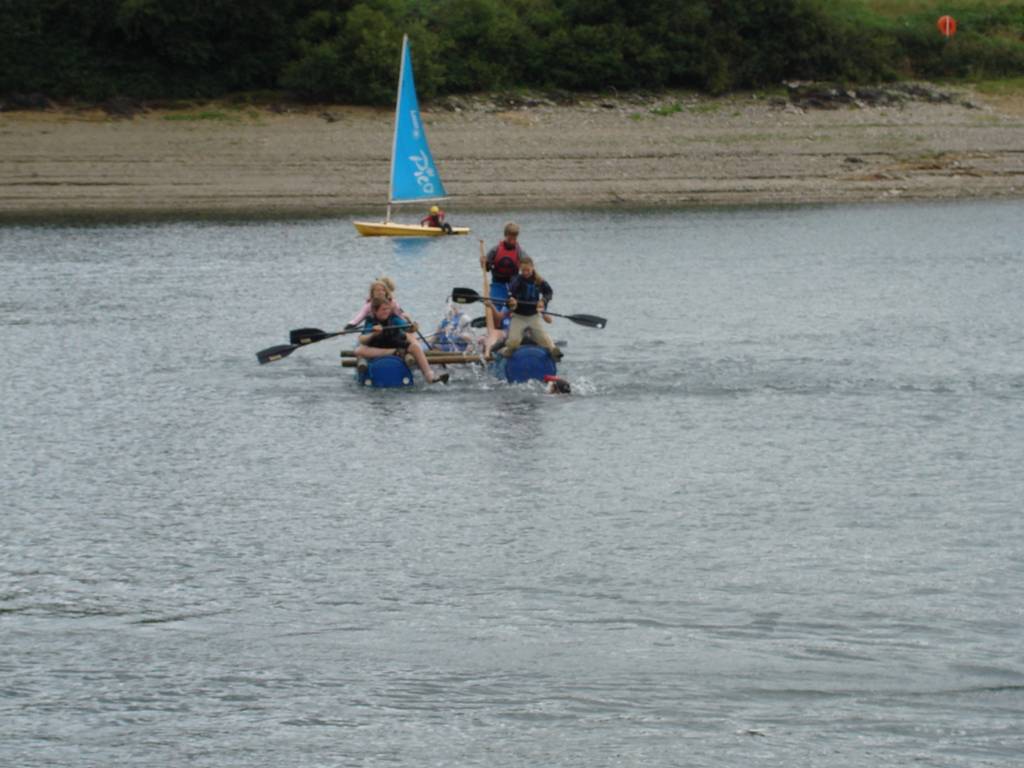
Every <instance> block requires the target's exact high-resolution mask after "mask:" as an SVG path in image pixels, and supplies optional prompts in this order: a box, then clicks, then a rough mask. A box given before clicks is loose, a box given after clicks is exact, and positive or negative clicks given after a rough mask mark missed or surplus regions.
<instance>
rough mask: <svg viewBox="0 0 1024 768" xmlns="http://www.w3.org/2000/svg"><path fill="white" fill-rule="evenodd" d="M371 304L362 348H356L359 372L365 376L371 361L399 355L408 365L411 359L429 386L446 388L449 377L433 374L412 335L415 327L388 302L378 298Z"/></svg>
mask: <svg viewBox="0 0 1024 768" xmlns="http://www.w3.org/2000/svg"><path fill="white" fill-rule="evenodd" d="M370 304H371V307H370V316H369V317H367V318H366V320H365V321H363V332H362V333H361V334H360V335H359V346H358V347H356V357H357V358H359V362H358V363H357V364H356V366H357V368H358V369H359V371H360V372H361V373H365V372H366V371H367V370H368V368H369V363H368V362H367V359H368V358H374V357H385V356H387V355H400V356H404V357H405V358H406V360H407V361H408V356H410V355H411V356H412V358H413V361H414V362H415V363H416V365H417V366H418V367H419V369H420V373H422V374H423V380H424V381H426V382H427V383H428V384H436V383H437V382H441V383H442V384H447V383H448V374H447V373H442V374H440V375H438V374H436V373H434V371H433V369H432V368H431V367H430V363H429V362H427V356H426V354H424V352H423V347H421V346H420V344H419V342H418V341H416V337H415V336H414V335H413V334H414V333H416V330H417V328H416V325H415V323H410V322H409V321H408V320H406V319H405V318H402V317H399V316H398V315H396V314H394V313H393V311H392V305H391V301H390V300H389V299H385V298H383V297H381V296H378V297H376V298H375V299H374V300H373V301H372V302H371V303H370Z"/></svg>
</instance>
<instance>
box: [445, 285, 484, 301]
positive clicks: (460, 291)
mask: <svg viewBox="0 0 1024 768" xmlns="http://www.w3.org/2000/svg"><path fill="white" fill-rule="evenodd" d="M452 301H454V302H455V303H456V304H472V303H473V302H474V301H480V294H479V293H477V292H476V291H474V290H473V289H472V288H452Z"/></svg>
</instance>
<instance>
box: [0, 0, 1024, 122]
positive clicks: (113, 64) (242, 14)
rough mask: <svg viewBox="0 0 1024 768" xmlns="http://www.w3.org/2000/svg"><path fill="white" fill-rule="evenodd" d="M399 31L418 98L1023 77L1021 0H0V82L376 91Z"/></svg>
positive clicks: (350, 94)
mask: <svg viewBox="0 0 1024 768" xmlns="http://www.w3.org/2000/svg"><path fill="white" fill-rule="evenodd" d="M943 14H950V15H952V16H954V17H955V18H956V20H957V23H958V32H957V34H956V35H955V36H954V37H953V38H951V39H946V38H944V37H943V36H942V35H941V34H939V32H938V29H937V28H936V20H937V19H938V17H939V16H940V15H943ZM403 33H407V34H408V35H409V37H410V40H411V42H412V47H413V57H414V60H415V65H416V80H417V87H418V90H419V93H420V97H421V98H423V99H429V98H432V97H436V96H440V95H444V94H453V93H467V92H473V91H494V90H511V89H516V88H547V89H553V90H562V91H606V90H610V89H617V90H620V91H621V90H635V89H648V90H651V89H660V88H678V89H693V90H698V91H701V92H705V93H712V94H718V93H725V92H728V91H733V90H739V89H748V90H749V89H764V88H772V87H776V86H778V84H779V83H780V82H781V81H783V80H787V79H801V80H836V81H843V82H849V83H867V82H879V81H885V80H895V79H899V78H910V77H915V78H925V79H947V78H948V79H960V80H972V81H982V80H986V81H987V80H999V79H1004V78H1021V77H1022V76H1024V0H942V1H941V2H940V0H903V1H900V0H646V1H645V2H640V1H639V0H0V94H4V95H10V94H14V93H20V94H31V93H43V94H46V95H48V96H50V97H53V98H58V99H80V100H86V101H102V100H105V99H109V98H113V97H121V98H131V99H201V98H209V97H225V96H230V95H232V94H237V93H240V92H245V93H252V94H266V93H268V92H275V93H280V92H281V91H282V90H284V91H288V92H290V93H292V94H294V95H296V96H299V97H301V98H305V99H309V100H321V101H325V100H326V101H335V102H344V103H366V104H387V103H390V102H391V101H392V100H393V98H394V90H395V80H396V76H397V61H398V53H399V46H400V45H401V38H402V34H403Z"/></svg>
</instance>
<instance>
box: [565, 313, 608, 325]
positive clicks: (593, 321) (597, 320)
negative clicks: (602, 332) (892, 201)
mask: <svg viewBox="0 0 1024 768" xmlns="http://www.w3.org/2000/svg"><path fill="white" fill-rule="evenodd" d="M566 317H567V318H568V319H569V320H572V321H573V322H574V323H576V325H585V326H587V327H588V328H604V327H605V326H606V325H608V321H607V320H605V319H604V318H603V317H598V316H597V315H566Z"/></svg>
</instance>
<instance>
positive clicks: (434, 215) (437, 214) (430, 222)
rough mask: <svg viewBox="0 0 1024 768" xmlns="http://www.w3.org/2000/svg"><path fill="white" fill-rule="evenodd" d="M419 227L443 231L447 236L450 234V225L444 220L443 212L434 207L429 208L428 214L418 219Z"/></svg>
mask: <svg viewBox="0 0 1024 768" xmlns="http://www.w3.org/2000/svg"><path fill="white" fill-rule="evenodd" d="M420 226H423V227H436V228H437V229H443V230H444V231H445V232H446V233H448V234H449V235H450V234H451V233H452V225H451V224H449V223H448V222H447V221H445V220H444V211H442V210H441V209H440V208H439V207H438V206H436V205H432V206H430V213H428V214H427V215H426V216H424V217H423V218H422V219H420Z"/></svg>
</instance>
